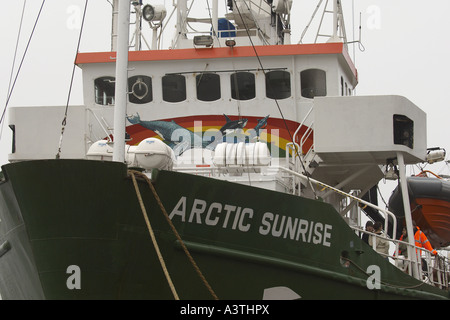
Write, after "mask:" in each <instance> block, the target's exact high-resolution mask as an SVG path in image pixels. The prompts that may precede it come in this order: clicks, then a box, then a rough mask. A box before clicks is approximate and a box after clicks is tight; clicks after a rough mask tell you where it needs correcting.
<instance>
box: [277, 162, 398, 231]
mask: <svg viewBox="0 0 450 320" xmlns="http://www.w3.org/2000/svg"><path fill="white" fill-rule="evenodd" d="M279 168H280V169H281V170H284V171H286V172H289V173H290V174H292V175H294V176H297V177H299V178H302V179H305V180H307V181H310V182H312V183H315V184H318V185H320V186H322V187H324V188H327V189H330V190H332V191H334V192H336V193H339V194H341V195H344V196H346V197H348V198H351V199H353V200H355V201H357V202H359V203H362V204H364V205H366V206H369V207H371V208H373V209H375V210H378V211H381V212H383V213H384V215H385V218H386V221H388V219H387V216H388V215H389V216H390V217H391V218H392V220H393V228H392V232H393V233H392V238H394V239H395V237H396V233H397V217H396V216H395V215H394V214H393V213H392V212H390V211H389V210H386V209H383V208H381V207H379V206H377V205H374V204H373V203H370V202H367V201H365V200H363V199H361V198H358V197H355V196H354V195H351V194H349V193H346V192H344V191H342V190H339V189H336V188H334V187H332V186H330V185H327V184H326V183H323V182H320V181H318V180H315V179H313V178H311V177H307V176H305V175H303V174H301V173H297V172H295V171H292V170H290V169H287V168H284V167H279ZM385 228H386V229H387V224H386V226H385Z"/></svg>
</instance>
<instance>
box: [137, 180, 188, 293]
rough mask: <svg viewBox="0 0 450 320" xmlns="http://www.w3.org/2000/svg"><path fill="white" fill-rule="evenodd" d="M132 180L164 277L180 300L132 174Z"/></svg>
mask: <svg viewBox="0 0 450 320" xmlns="http://www.w3.org/2000/svg"><path fill="white" fill-rule="evenodd" d="M131 179H132V180H133V185H134V188H135V190H136V195H137V197H138V201H139V205H140V206H141V210H142V214H143V215H144V219H145V223H146V224H147V228H148V232H149V233H150V237H151V238H152V242H153V246H154V247H155V251H156V254H157V255H158V259H159V263H160V264H161V267H162V269H163V272H164V275H165V276H166V279H167V282H168V283H169V287H170V290H171V291H172V294H173V297H174V298H175V300H180V298H179V297H178V293H177V291H176V289H175V286H174V285H173V282H172V278H171V277H170V274H169V271H168V270H167V267H166V263H165V262H164V258H163V256H162V254H161V251H160V250H159V246H158V242H157V241H156V237H155V233H154V232H153V228H152V225H151V224H150V220H149V219H148V215H147V211H146V210H145V206H144V201H143V200H142V196H141V192H140V191H139V186H138V184H137V181H136V177H135V176H134V173H133V172H131Z"/></svg>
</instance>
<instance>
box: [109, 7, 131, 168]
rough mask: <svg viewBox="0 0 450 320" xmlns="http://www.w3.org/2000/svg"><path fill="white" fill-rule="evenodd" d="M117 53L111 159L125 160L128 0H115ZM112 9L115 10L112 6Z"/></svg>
mask: <svg viewBox="0 0 450 320" xmlns="http://www.w3.org/2000/svg"><path fill="white" fill-rule="evenodd" d="M117 3H118V8H117V9H118V11H119V14H118V21H117V54H116V91H115V106H114V148H113V161H118V162H125V126H126V112H127V91H128V90H127V89H128V84H127V79H128V70H127V69H128V41H129V27H130V0H117ZM113 10H116V8H114V9H113Z"/></svg>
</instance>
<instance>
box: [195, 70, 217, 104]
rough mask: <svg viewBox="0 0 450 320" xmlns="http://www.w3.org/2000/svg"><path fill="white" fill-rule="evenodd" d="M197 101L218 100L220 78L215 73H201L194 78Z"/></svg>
mask: <svg viewBox="0 0 450 320" xmlns="http://www.w3.org/2000/svg"><path fill="white" fill-rule="evenodd" d="M195 82H196V87H197V99H198V100H201V101H215V100H218V99H220V76H219V75H218V74H215V73H201V74H199V75H197V76H196V77H195Z"/></svg>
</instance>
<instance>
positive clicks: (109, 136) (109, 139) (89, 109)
mask: <svg viewBox="0 0 450 320" xmlns="http://www.w3.org/2000/svg"><path fill="white" fill-rule="evenodd" d="M86 110H88V111H90V112H91V113H92V115H93V116H94V118H95V120H97V122H98V124H99V125H100V127H101V128H102V129H103V131H104V132H105V134H106V138H107V139H108V141H109V142H112V140H111V133H110V132H108V130H106V128H105V127H104V126H103V124H102V123H101V121H100V119H99V118H98V117H97V115H96V114H95V112H94V110H92V109H91V108H86Z"/></svg>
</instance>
